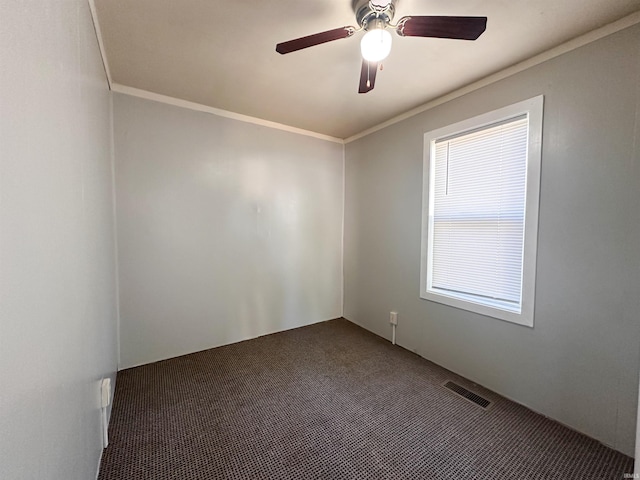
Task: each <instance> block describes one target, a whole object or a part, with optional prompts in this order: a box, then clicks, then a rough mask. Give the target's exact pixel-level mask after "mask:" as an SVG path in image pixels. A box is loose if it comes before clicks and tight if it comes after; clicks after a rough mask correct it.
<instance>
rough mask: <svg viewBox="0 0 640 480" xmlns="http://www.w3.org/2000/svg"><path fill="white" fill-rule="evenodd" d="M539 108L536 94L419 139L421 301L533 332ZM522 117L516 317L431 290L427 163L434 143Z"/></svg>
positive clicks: (431, 165) (430, 165)
mask: <svg viewBox="0 0 640 480" xmlns="http://www.w3.org/2000/svg"><path fill="white" fill-rule="evenodd" d="M543 106H544V96H543V95H539V96H536V97H533V98H530V99H528V100H524V101H521V102H518V103H515V104H512V105H509V106H506V107H503V108H499V109H497V110H493V111H491V112H487V113H485V114H482V115H478V116H475V117H473V118H470V119H467V120H463V121H461V122H457V123H454V124H452V125H448V126H445V127H442V128H438V129H436V130H432V131H430V132H426V133H425V134H424V157H423V178H422V239H421V240H422V241H421V258H420V298H422V299H425V300H430V301H434V302H437V303H441V304H445V305H449V306H452V307H456V308H459V309H463V310H467V311H471V312H475V313H478V314H481V315H485V316H489V317H493V318H497V319H500V320H504V321H508V322H512V323H516V324H519V325H524V326H527V327H532V328H533V323H534V321H533V320H534V306H535V283H536V256H537V244H538V213H539V202H540V173H541V163H542V123H543ZM525 114H526V115H527V118H528V144H527V166H526V183H525V213H524V215H525V217H524V242H523V261H522V266H523V268H522V286H521V302H520V305H521V309H520V313H517V312H513V311H508V310H503V309H500V308H496V307H492V306H489V305H484V304H481V303H476V302H474V301H471V300H463V299H461V298H456V297H454V296H449V295H444V294H442V293H440V292H435V291H433V290H431V289H430V288H431V271H432V257H433V241H432V235H433V219H434V216H433V208H434V190H435V189H434V188H433V182H434V181H435V161H434V162H431V158H432V157H433V158H435V144H436V141H437V140H440V139H443V138H446V137H451V136H456V135H461V134H464V133H467V132H469V133H470V132H471V131H474V130H478V129H482V128H484V127H490V126H491V125H493V124H495V123H499V122H503V121H507V120H509V119H511V118H516V117H518V116H522V115H525Z"/></svg>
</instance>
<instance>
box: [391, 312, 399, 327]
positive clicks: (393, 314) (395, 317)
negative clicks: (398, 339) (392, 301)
mask: <svg viewBox="0 0 640 480" xmlns="http://www.w3.org/2000/svg"><path fill="white" fill-rule="evenodd" d="M389 323H390V324H391V325H398V312H391V314H390V315H389Z"/></svg>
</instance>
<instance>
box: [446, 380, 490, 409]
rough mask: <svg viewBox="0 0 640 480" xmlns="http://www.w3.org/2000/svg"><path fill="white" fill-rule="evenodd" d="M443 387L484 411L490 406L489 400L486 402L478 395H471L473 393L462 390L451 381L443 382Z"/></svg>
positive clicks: (462, 388)
mask: <svg viewBox="0 0 640 480" xmlns="http://www.w3.org/2000/svg"><path fill="white" fill-rule="evenodd" d="M443 386H444V387H446V388H448V389H449V390H451V391H452V392H455V393H457V394H458V395H460V396H461V397H462V398H464V399H465V400H469V401H470V402H472V403H475V404H476V405H478V406H480V407H482V408H484V409H485V410H486V409H487V408H489V405H491V402H490V401H489V400H487V399H486V398H483V397H481V396H480V395H478V394H477V393H473V392H471V391H469V390H467V389H466V388H464V387H463V386H461V385H458V384H457V383H453V382H451V381H448V382H445V383H444V384H443Z"/></svg>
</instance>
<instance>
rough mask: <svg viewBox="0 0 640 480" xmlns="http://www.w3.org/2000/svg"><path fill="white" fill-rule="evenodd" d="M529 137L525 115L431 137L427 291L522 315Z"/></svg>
mask: <svg viewBox="0 0 640 480" xmlns="http://www.w3.org/2000/svg"><path fill="white" fill-rule="evenodd" d="M527 135H528V117H527V115H526V114H525V115H522V116H519V117H516V118H512V119H509V120H507V121H503V122H500V123H496V124H492V125H490V126H488V127H482V128H480V129H476V130H473V131H470V132H465V133H463V134H459V135H455V136H451V137H448V138H443V139H438V140H436V141H435V145H434V147H433V148H434V150H435V168H434V170H433V174H434V177H433V178H432V187H431V188H433V193H432V197H431V198H432V205H431V208H430V210H431V215H432V218H431V219H430V221H431V222H432V224H431V239H430V240H431V248H430V258H429V263H430V266H429V273H428V275H429V280H428V285H427V290H428V291H432V292H436V293H440V294H443V295H447V296H452V297H455V298H460V299H462V300H466V301H471V302H474V303H479V304H483V305H487V306H491V307H495V308H499V309H503V310H507V311H511V312H516V313H520V310H521V298H522V278H523V248H524V225H525V200H526V198H525V197H526V182H527V178H526V175H527V145H528V138H527ZM432 152H433V150H432ZM432 160H433V159H432Z"/></svg>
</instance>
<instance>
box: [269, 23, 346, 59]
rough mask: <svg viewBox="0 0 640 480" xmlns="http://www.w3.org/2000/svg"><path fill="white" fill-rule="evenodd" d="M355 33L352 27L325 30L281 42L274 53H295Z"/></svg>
mask: <svg viewBox="0 0 640 480" xmlns="http://www.w3.org/2000/svg"><path fill="white" fill-rule="evenodd" d="M355 31H356V29H355V28H354V27H342V28H334V29H333V30H327V31H326V32H321V33H316V34H314V35H308V36H306V37H301V38H296V39H295V40H289V41H288V42H282V43H279V44H278V45H276V52H278V53H281V54H283V55H284V54H285V53H291V52H295V51H297V50H302V49H303V48H309V47H313V46H315V45H320V44H321V43H327V42H332V41H333V40H340V39H341V38H347V37H350V36H351V35H353V34H354V33H355Z"/></svg>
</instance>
